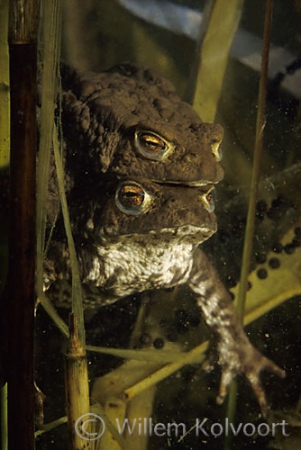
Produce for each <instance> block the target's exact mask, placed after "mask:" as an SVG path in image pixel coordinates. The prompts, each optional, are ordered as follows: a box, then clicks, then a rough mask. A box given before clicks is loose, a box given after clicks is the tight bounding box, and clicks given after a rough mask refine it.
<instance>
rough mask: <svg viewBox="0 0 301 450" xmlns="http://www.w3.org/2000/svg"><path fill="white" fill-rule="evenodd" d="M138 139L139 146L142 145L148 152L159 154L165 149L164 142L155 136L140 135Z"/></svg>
mask: <svg viewBox="0 0 301 450" xmlns="http://www.w3.org/2000/svg"><path fill="white" fill-rule="evenodd" d="M139 137H140V142H141V144H142V145H144V146H145V147H146V148H147V149H148V150H150V151H153V152H161V151H162V150H165V148H166V144H165V142H164V141H162V139H160V138H159V137H157V136H152V135H148V134H141V135H140V136H139Z"/></svg>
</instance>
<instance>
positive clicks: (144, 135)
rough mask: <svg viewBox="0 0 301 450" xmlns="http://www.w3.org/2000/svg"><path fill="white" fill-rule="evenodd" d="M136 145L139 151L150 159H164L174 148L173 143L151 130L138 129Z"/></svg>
mask: <svg viewBox="0 0 301 450" xmlns="http://www.w3.org/2000/svg"><path fill="white" fill-rule="evenodd" d="M135 145H136V148H137V149H138V151H139V153H140V154H141V155H143V156H145V157H146V158H148V159H153V160H155V161H162V160H164V159H165V157H166V156H167V155H168V154H169V153H170V152H171V151H172V150H173V145H172V144H171V143H170V142H168V141H166V140H165V139H163V138H162V137H161V136H158V135H157V134H156V133H153V132H151V131H137V132H136V133H135Z"/></svg>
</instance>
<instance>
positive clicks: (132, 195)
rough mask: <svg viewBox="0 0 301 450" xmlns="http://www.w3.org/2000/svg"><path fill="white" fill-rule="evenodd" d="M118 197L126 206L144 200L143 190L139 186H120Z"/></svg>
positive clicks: (131, 205)
mask: <svg viewBox="0 0 301 450" xmlns="http://www.w3.org/2000/svg"><path fill="white" fill-rule="evenodd" d="M118 199H119V201H120V203H121V204H122V205H123V206H124V207H126V208H133V207H136V206H140V205H142V203H143V201H144V192H143V190H142V189H141V188H140V187H139V186H134V185H127V186H122V188H121V189H120V191H119V196H118Z"/></svg>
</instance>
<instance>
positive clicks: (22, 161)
mask: <svg viewBox="0 0 301 450" xmlns="http://www.w3.org/2000/svg"><path fill="white" fill-rule="evenodd" d="M38 15H39V3H38V0H11V2H10V18H9V54H10V87H11V155H10V156H11V166H10V195H11V200H10V230H9V231H10V234H9V327H8V331H9V359H8V366H9V367H8V369H9V370H8V445H9V450H20V449H21V448H22V450H32V449H33V448H34V358H33V352H34V304H35V177H36V174H35V164H36V151H37V122H36V103H37V102H36V100H37V98H36V97H37V32H38Z"/></svg>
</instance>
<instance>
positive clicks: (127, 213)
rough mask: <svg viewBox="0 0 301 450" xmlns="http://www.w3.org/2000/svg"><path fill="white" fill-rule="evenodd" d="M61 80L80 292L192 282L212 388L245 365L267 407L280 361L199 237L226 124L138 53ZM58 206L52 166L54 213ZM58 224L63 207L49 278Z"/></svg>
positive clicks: (60, 256) (218, 174) (101, 293)
mask: <svg viewBox="0 0 301 450" xmlns="http://www.w3.org/2000/svg"><path fill="white" fill-rule="evenodd" d="M62 83H63V91H64V94H63V102H62V122H63V134H64V140H65V150H64V159H65V171H66V192H67V199H68V203H69V208H70V219H71V224H72V230H73V235H74V240H75V244H76V249H77V254H78V260H79V266H80V272H81V277H82V282H83V285H84V286H85V295H86V300H87V302H88V299H89V300H90V302H91V296H89V294H87V292H89V291H90V292H91V295H92V293H93V295H94V296H93V299H94V301H95V303H96V305H99V306H101V305H104V304H108V303H112V302H114V301H116V300H118V299H120V298H123V297H125V296H127V295H129V294H133V293H138V292H142V291H145V290H149V289H158V288H170V287H173V286H176V285H179V284H182V283H187V284H188V286H189V287H190V288H191V289H192V291H193V292H194V293H195V296H196V301H197V303H198V305H199V307H200V308H201V310H202V312H203V315H204V317H205V320H206V322H207V324H208V325H209V326H210V327H211V328H212V329H213V331H214V332H215V334H216V336H217V341H218V350H219V361H218V363H219V365H220V366H221V369H222V379H221V385H220V393H219V399H218V400H219V401H220V402H221V401H222V400H223V399H224V397H225V395H226V393H227V389H228V386H229V383H230V381H231V380H232V379H233V378H234V377H235V376H236V375H237V374H238V373H240V372H242V373H244V374H245V376H246V377H247V378H248V379H249V381H250V383H251V385H252V387H253V389H254V391H255V393H256V395H257V398H258V401H259V403H260V405H261V408H262V410H263V411H264V413H266V411H267V404H266V400H265V395H264V391H263V389H262V387H261V382H260V378H259V373H260V371H261V370H263V369H267V370H270V371H272V372H275V373H276V374H278V375H280V376H282V375H283V372H282V371H281V370H280V369H279V368H278V367H277V366H276V365H275V364H274V363H272V362H271V361H269V360H268V359H266V358H265V357H264V356H262V355H261V354H260V353H259V352H258V351H257V350H255V349H254V348H253V346H252V345H251V344H250V342H249V341H248V339H247V337H246V336H245V334H244V332H243V329H242V327H241V325H240V324H239V322H238V320H237V318H236V314H235V311H234V307H233V305H232V301H231V299H230V297H229V294H228V292H227V290H226V289H225V287H224V286H223V284H222V283H221V282H220V280H219V278H218V276H217V274H216V272H215V270H214V269H213V267H212V265H211V264H210V262H209V260H208V259H207V257H206V255H205V254H204V253H203V252H202V250H201V249H200V248H199V244H201V243H202V242H203V241H205V240H207V239H208V238H209V237H210V236H211V235H212V234H213V233H215V231H216V218H215V215H214V212H213V211H214V185H215V184H216V183H218V182H219V181H220V180H221V179H222V177H223V171H222V169H221V167H220V165H219V161H220V154H219V144H220V142H221V140H222V135H223V132H222V128H221V127H220V126H219V125H213V124H205V123H202V121H201V120H200V118H199V117H198V116H197V114H196V113H195V112H194V111H193V109H192V108H191V107H190V106H189V105H188V104H186V103H184V102H182V101H181V99H180V98H179V96H178V95H177V94H176V92H175V90H174V88H173V86H172V85H171V84H170V83H169V82H168V81H167V80H165V79H164V78H162V77H161V76H159V75H158V74H156V73H155V72H154V71H152V70H145V69H143V68H140V67H138V66H136V65H130V64H125V65H120V66H117V67H114V68H112V69H111V70H109V71H106V72H103V73H100V74H88V75H87V76H79V75H78V74H77V73H76V72H73V71H70V70H69V69H68V68H66V67H65V68H64V69H63V76H62ZM57 213H58V198H57V192H56V187H55V177H53V178H52V183H51V185H50V197H49V208H48V215H49V221H50V222H51V221H52V220H53V219H54V217H55V216H56V215H57ZM62 236H63V231H62V228H61V227H60V219H59V220H58V222H57V226H56V228H55V231H54V236H53V241H52V244H51V247H50V250H49V253H48V258H47V261H46V266H45V267H46V269H45V282H46V285H48V286H49V285H51V283H52V282H53V281H54V280H56V279H57V278H65V279H68V278H70V273H69V264H68V250H67V249H66V244H65V242H64V238H62ZM95 293H96V295H95Z"/></svg>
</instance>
